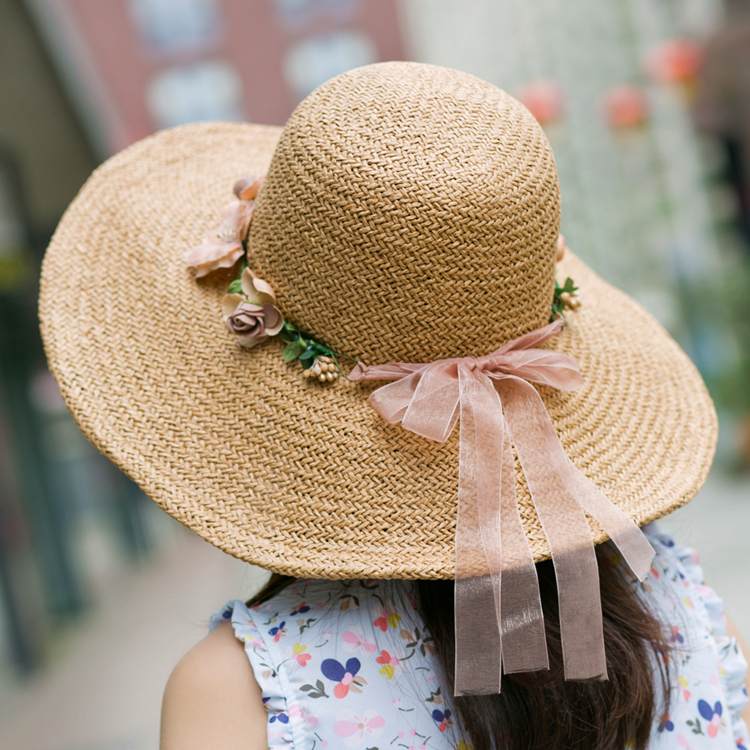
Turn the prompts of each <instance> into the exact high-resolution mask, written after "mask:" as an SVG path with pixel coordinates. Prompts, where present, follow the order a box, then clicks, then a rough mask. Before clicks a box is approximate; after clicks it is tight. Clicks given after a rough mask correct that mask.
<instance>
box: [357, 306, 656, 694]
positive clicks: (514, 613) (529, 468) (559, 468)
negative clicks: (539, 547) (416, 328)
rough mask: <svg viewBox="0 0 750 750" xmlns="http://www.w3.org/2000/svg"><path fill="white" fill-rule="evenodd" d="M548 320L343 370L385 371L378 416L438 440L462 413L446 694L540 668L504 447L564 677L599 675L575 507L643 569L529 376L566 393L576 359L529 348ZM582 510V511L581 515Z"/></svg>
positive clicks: (644, 545) (587, 546)
mask: <svg viewBox="0 0 750 750" xmlns="http://www.w3.org/2000/svg"><path fill="white" fill-rule="evenodd" d="M561 330H562V321H560V320H557V321H555V322H554V323H551V324H549V325H547V326H544V327H543V328H540V329H538V330H536V331H532V332H531V333H527V334H526V335H524V336H521V337H520V338H517V339H515V340H513V341H510V342H509V343H507V344H505V345H504V346H502V347H500V348H499V349H497V350H496V351H494V352H492V353H491V354H488V355H486V356H484V357H460V358H454V359H440V360H437V361H435V362H429V363H409V362H392V363H389V364H385V365H374V366H371V367H368V366H366V365H364V364H362V363H359V364H357V366H356V367H355V368H354V369H353V370H352V372H351V374H350V375H349V379H350V380H353V381H357V382H358V381H362V380H392V381H395V382H392V383H388V384H387V385H384V386H382V387H380V388H378V389H377V390H376V391H374V392H373V393H372V394H371V395H370V398H369V399H368V403H369V404H370V405H371V406H372V407H373V408H374V409H375V411H376V412H377V413H378V414H380V416H382V417H383V418H384V419H385V420H386V421H388V422H390V423H392V424H394V423H396V422H401V425H402V426H403V427H404V428H405V429H407V430H410V431H411V432H414V433H416V434H417V435H422V436H424V437H426V438H429V439H430V440H436V441H438V442H444V441H446V440H447V439H448V437H449V435H450V434H451V432H452V431H453V428H454V427H455V426H456V422H457V421H458V419H459V417H460V419H461V432H460V447H459V486H458V521H457V524H456V594H455V596H456V600H455V607H456V671H455V690H454V692H455V694H456V695H468V694H484V693H497V692H500V683H501V675H502V672H505V673H506V674H510V673H513V672H529V671H534V670H539V669H547V668H548V666H549V662H548V658H547V646H546V639H545V632H544V616H543V614H542V606H541V601H540V598H539V583H538V580H537V576H536V567H535V565H534V558H533V555H532V553H531V548H530V546H529V543H528V540H527V538H526V532H525V531H524V528H523V525H522V522H521V516H520V514H519V511H518V506H517V503H516V490H515V485H516V481H515V471H514V460H513V451H512V447H515V450H516V453H517V455H518V459H519V461H520V463H521V468H522V469H523V472H524V475H525V476H526V481H527V484H528V486H529V491H530V493H531V497H532V500H533V503H534V507H535V508H536V511H537V514H538V516H539V520H540V522H541V525H542V528H543V530H544V534H545V536H546V538H547V542H548V544H549V548H550V551H551V553H552V560H553V563H554V566H555V576H556V579H557V585H558V597H559V610H560V632H561V639H562V647H563V665H564V670H565V678H566V679H569V680H585V679H606V676H607V666H606V658H605V653H604V636H603V623H602V610H601V601H600V597H599V573H598V568H597V562H596V556H595V553H594V545H593V542H592V539H591V532H590V529H589V525H588V522H587V520H586V516H585V513H588V514H589V515H591V516H593V517H594V518H596V520H597V521H598V522H599V523H600V525H601V526H602V528H603V529H604V530H605V531H606V532H607V534H608V535H609V536H610V537H611V538H612V539H613V540H614V542H615V544H616V545H617V547H618V548H619V550H620V552H621V553H622V556H623V557H624V559H625V560H626V561H627V562H628V565H629V566H630V568H631V569H632V571H633V572H634V573H635V575H636V576H637V577H638V578H639V579H640V580H643V579H644V578H645V576H646V574H647V573H648V570H649V567H650V565H651V560H652V558H653V555H654V550H653V548H652V547H651V545H650V544H649V542H648V540H647V539H646V537H645V536H644V535H643V533H642V532H641V530H640V529H639V528H638V526H637V525H636V524H635V523H634V522H633V520H632V519H631V518H630V517H629V516H627V515H626V514H625V513H624V512H623V511H621V510H620V509H619V508H618V507H616V506H615V505H613V504H612V503H611V502H610V501H609V500H608V499H607V498H606V497H605V496H604V495H603V494H602V493H601V492H600V491H599V489H598V488H597V487H596V485H594V484H593V482H591V481H590V480H589V479H587V478H586V477H585V476H584V475H583V474H581V472H580V471H579V470H578V469H577V468H576V467H575V466H574V465H573V463H572V462H571V460H570V459H569V458H568V456H567V455H566V453H565V450H564V449H563V447H562V445H561V444H560V441H559V439H558V437H557V433H556V432H555V428H554V426H553V424H552V422H551V420H550V418H549V414H548V413H547V410H546V408H545V406H544V402H543V401H542V399H541V397H540V396H539V394H538V392H537V390H536V388H534V386H533V385H531V383H540V384H543V385H547V386H552V387H553V388H557V389H559V390H566V391H567V390H573V389H575V388H578V387H579V386H580V385H581V384H582V383H583V377H582V375H581V372H580V370H579V368H578V363H577V362H576V361H575V360H574V359H573V358H572V357H569V356H567V355H565V354H561V353H559V352H555V351H550V350H546V349H537V348H536V347H537V346H538V345H539V344H541V343H543V342H545V341H547V340H548V339H550V338H551V337H552V336H556V335H557V334H558V333H560V331H561ZM584 512H585V513H584Z"/></svg>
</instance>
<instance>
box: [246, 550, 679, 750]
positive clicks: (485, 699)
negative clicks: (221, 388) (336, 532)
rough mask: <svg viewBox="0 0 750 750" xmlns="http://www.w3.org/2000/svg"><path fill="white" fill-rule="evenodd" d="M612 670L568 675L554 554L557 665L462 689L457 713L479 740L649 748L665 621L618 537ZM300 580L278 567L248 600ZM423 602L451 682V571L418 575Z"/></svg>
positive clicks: (550, 618)
mask: <svg viewBox="0 0 750 750" xmlns="http://www.w3.org/2000/svg"><path fill="white" fill-rule="evenodd" d="M596 553H597V560H598V563H599V582H600V589H601V595H602V611H603V615H604V643H605V647H606V652H607V672H608V676H609V679H608V680H606V681H602V682H570V681H565V680H564V679H563V667H562V647H561V641H560V627H559V622H558V607H557V584H556V582H555V573H554V569H553V567H552V563H551V561H546V562H542V563H539V564H537V572H538V575H539V587H540V593H541V598H542V607H543V609H544V619H545V626H546V630H547V648H548V650H549V661H550V669H549V671H544V672H530V673H522V674H513V675H505V676H504V677H503V682H502V691H501V692H500V693H499V694H498V695H478V696H467V697H460V698H454V706H455V710H456V714H457V723H458V726H459V727H460V729H461V731H462V733H463V734H464V735H465V736H466V737H467V738H468V740H469V743H470V744H471V746H472V748H473V750H556V749H557V748H565V750H624V749H625V747H626V746H628V747H633V748H635V749H636V750H645V748H646V747H647V746H648V741H649V737H650V734H651V726H652V722H653V719H654V714H655V711H656V710H657V706H660V707H661V710H662V711H663V712H667V711H668V709H669V692H670V680H669V670H668V667H667V666H666V665H667V664H668V656H669V644H668V640H667V636H666V635H665V632H664V628H663V625H662V623H661V622H659V620H657V619H656V618H655V617H654V616H653V615H652V614H651V613H650V612H649V611H648V609H646V607H645V605H644V604H643V602H642V601H641V599H640V598H639V597H638V594H637V593H636V591H635V585H634V583H633V581H632V580H631V579H630V577H629V576H628V574H627V573H626V572H625V571H624V570H623V569H622V567H621V566H619V565H617V564H615V563H614V562H613V559H616V557H615V554H616V553H614V548H612V547H611V546H610V543H609V542H608V543H606V544H602V545H600V546H599V547H597V550H596ZM293 580H295V579H293V578H289V577H288V576H279V575H274V576H272V577H271V580H270V581H269V582H268V584H267V585H266V586H265V587H264V588H263V589H262V590H261V591H260V592H259V593H258V594H256V596H255V597H253V599H252V600H251V601H250V602H249V604H251V605H255V604H260V603H261V602H264V601H267V600H268V599H270V598H272V597H273V596H274V595H275V594H277V593H278V592H279V591H281V590H282V589H284V588H286V586H288V585H289V584H290V583H291V582H292V581H293ZM417 594H418V595H417V597H416V605H417V610H418V612H419V614H420V615H421V617H422V620H423V621H424V624H425V627H426V628H427V629H428V630H429V631H430V633H431V634H432V637H433V638H434V646H435V649H436V653H437V658H438V661H439V663H440V666H441V668H442V670H443V674H444V676H445V679H446V681H447V684H446V685H445V689H446V691H450V693H452V692H453V652H454V645H455V641H454V638H455V634H454V628H453V581H417Z"/></svg>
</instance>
